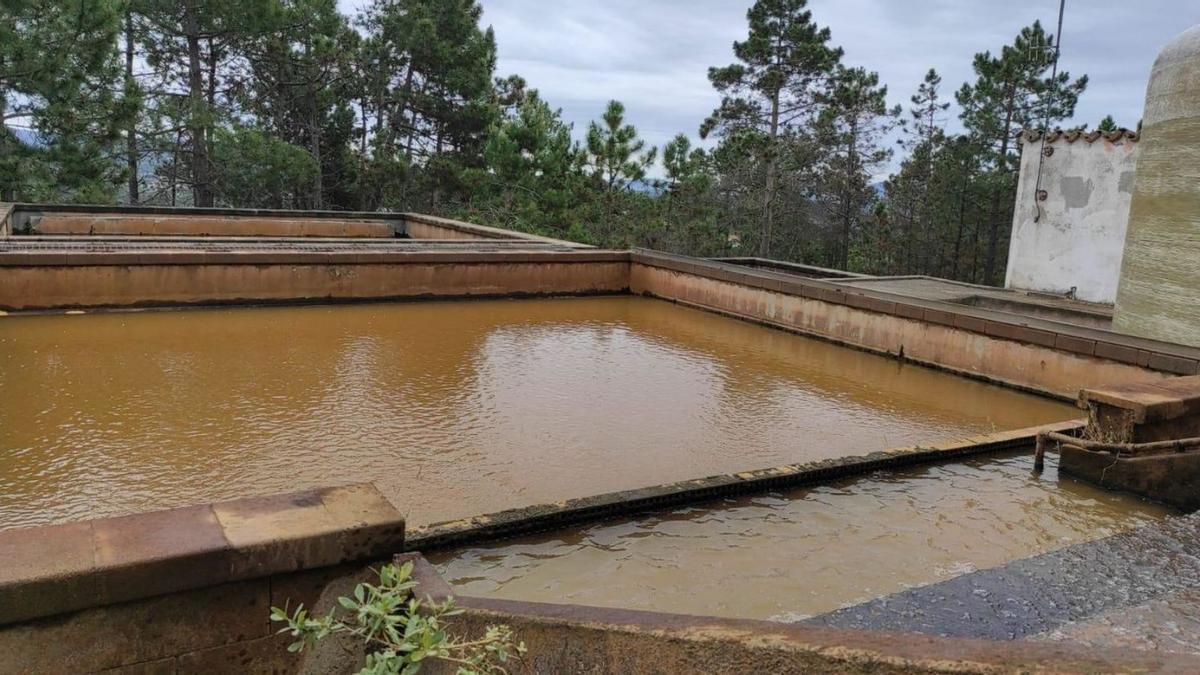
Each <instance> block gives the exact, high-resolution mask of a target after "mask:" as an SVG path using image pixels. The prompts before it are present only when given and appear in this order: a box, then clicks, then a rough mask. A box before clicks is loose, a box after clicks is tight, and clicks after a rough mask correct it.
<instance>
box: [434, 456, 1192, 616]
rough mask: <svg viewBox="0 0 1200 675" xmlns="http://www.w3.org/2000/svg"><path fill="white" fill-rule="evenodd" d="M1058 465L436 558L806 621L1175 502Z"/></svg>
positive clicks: (637, 603) (999, 463)
mask: <svg viewBox="0 0 1200 675" xmlns="http://www.w3.org/2000/svg"><path fill="white" fill-rule="evenodd" d="M1048 464H1050V466H1048V467H1047V472H1046V473H1044V474H1042V475H1041V476H1035V475H1033V474H1032V472H1031V469H1032V460H1031V458H1029V457H1028V456H1027V455H1022V456H1006V457H997V458H990V459H974V460H970V461H965V462H961V463H955V464H943V465H935V466H927V467H921V468H916V469H910V470H904V471H897V472H891V473H880V474H875V475H872V476H869V477H865V478H860V479H856V480H849V481H843V482H839V483H837V484H834V485H829V486H824V487H818V488H812V489H803V490H795V491H791V492H786V493H776V494H772V495H769V496H759V497H746V498H739V499H727V500H724V501H721V502H719V503H714V504H712V505H709V506H706V507H703V508H700V507H688V508H681V509H675V510H672V511H666V512H662V513H658V514H655V515H652V516H646V517H641V518H636V519H625V520H620V521H615V522H607V523H601V524H596V525H592V526H588V527H582V528H578V529H572V530H566V531H562V532H556V533H552V534H546V535H539V536H535V537H528V538H523V539H521V540H518V541H515V542H511V543H503V544H495V545H491V546H481V547H475V548H468V549H463V550H459V551H450V552H440V553H436V554H434V555H433V556H431V558H432V560H433V561H434V562H435V563H436V564H437V565H438V566H439V568H440V569H441V570H442V573H443V574H444V575H445V576H446V578H447V580H448V581H449V582H450V583H451V584H453V585H454V586H455V588H456V590H457V591H458V592H459V593H462V594H467V595H486V596H492V597H499V598H511V599H520V600H528V601H545V602H573V603H580V604H592V605H601V606H616V607H628V608H634V609H652V610H659V611H668V612H680V613H690V614H707V615H719V616H734V617H741V618H759V619H775V620H783V621H797V620H802V619H804V618H807V617H809V616H812V615H815V614H821V613H824V612H828V611H831V610H834V609H837V608H839V607H844V606H848V605H853V604H857V603H860V602H863V601H866V600H870V599H873V598H876V597H879V596H882V595H886V594H889V593H894V592H897V591H901V590H904V589H905V588H909V587H913V586H921V585H925V584H928V583H932V582H936V581H942V580H945V579H948V578H952V577H956V576H959V575H962V574H966V573H969V572H972V571H975V570H977V569H984V568H990V567H995V566H998V565H1001V564H1003V563H1005V562H1008V561H1010V560H1013V559H1017V558H1024V557H1028V556H1032V555H1036V554H1039V553H1044V552H1046V551H1050V550H1055V549H1058V548H1062V547H1066V546H1069V545H1071V544H1077V543H1082V542H1086V541H1091V540H1093V539H1097V538H1100V537H1104V536H1107V535H1110V534H1116V533H1119V532H1122V531H1126V530H1127V529H1130V528H1133V527H1138V526H1140V525H1145V524H1149V523H1153V522H1156V521H1158V520H1160V519H1162V518H1164V517H1165V516H1167V515H1168V512H1167V511H1166V510H1165V509H1163V508H1161V507H1158V506H1155V505H1153V504H1149V503H1146V502H1141V501H1138V500H1136V499H1133V498H1130V497H1126V496H1123V495H1119V494H1115V493H1110V492H1105V491H1102V490H1097V489H1095V488H1092V487H1090V486H1087V485H1085V484H1081V483H1078V482H1075V481H1072V480H1070V479H1066V478H1062V479H1060V478H1059V477H1058V476H1057V474H1056V471H1055V470H1054V466H1053V462H1052V461H1051V462H1048ZM698 589H699V590H698Z"/></svg>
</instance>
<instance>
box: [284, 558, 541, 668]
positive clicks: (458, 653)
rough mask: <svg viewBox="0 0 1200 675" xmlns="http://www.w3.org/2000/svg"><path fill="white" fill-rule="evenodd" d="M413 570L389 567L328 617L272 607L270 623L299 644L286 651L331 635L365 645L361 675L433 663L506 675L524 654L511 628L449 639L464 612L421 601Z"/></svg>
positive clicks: (448, 601)
mask: <svg viewBox="0 0 1200 675" xmlns="http://www.w3.org/2000/svg"><path fill="white" fill-rule="evenodd" d="M412 570H413V565H412V563H411V562H406V563H404V564H402V565H386V566H384V567H383V568H382V569H380V570H379V584H378V585H375V584H369V583H361V584H358V585H357V586H355V587H354V595H353V597H345V596H343V597H340V598H338V607H335V608H333V609H331V610H329V613H328V614H326V615H324V616H313V615H310V614H309V612H308V610H306V609H305V608H304V605H300V606H298V607H296V609H295V611H293V612H291V613H290V614H289V613H288V610H287V609H286V608H282V609H281V608H279V607H272V608H271V621H277V622H282V623H286V624H287V625H286V626H285V627H283V628H281V629H280V630H279V632H280V633H287V634H289V635H291V636H292V637H293V638H295V642H293V643H292V644H291V645H289V646H288V650H289V651H293V652H298V651H303V650H304V649H307V648H310V647H312V646H313V645H315V644H316V643H317V642H319V641H320V640H322V639H324V638H326V637H328V636H330V635H337V634H348V635H352V636H355V637H357V638H359V639H361V640H362V641H363V642H364V643H366V645H367V647H368V650H367V656H366V663H365V664H364V665H363V668H362V670H361V671H359V673H360V675H412V674H413V673H416V672H418V671H420V669H421V666H422V665H423V664H424V663H425V662H426V661H427V660H429V659H435V660H440V661H445V662H447V663H450V664H453V665H455V666H457V669H458V670H457V672H458V674H459V675H494V674H499V673H507V672H508V671H507V670H505V667H504V666H505V664H507V663H508V662H509V661H510V660H511V659H513V658H519V657H520V656H521V655H522V654H524V653H525V644H524V643H523V642H516V641H515V640H514V636H513V633H512V630H510V629H509V627H508V626H488V628H487V631H486V632H485V633H484V634H483V636H482V637H479V638H477V639H473V640H467V639H463V638H460V637H454V636H452V635H450V633H449V632H448V631H447V626H448V621H447V620H448V619H449V618H450V617H453V616H457V615H459V614H462V610H461V609H459V608H457V607H456V606H455V605H454V598H447V599H446V601H445V602H442V603H436V602H433V601H432V600H428V599H427V600H426V601H421V600H419V599H418V598H417V597H416V596H415V594H414V593H413V589H414V588H416V586H417V582H416V581H414V580H413V579H412ZM339 610H340V611H339Z"/></svg>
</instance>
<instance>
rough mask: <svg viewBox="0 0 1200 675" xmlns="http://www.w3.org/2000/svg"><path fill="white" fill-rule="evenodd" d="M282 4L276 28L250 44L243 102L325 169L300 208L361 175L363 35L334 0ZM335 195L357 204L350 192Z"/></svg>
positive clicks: (326, 198)
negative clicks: (357, 88) (357, 55)
mask: <svg viewBox="0 0 1200 675" xmlns="http://www.w3.org/2000/svg"><path fill="white" fill-rule="evenodd" d="M281 9H282V15H281V20H280V21H278V22H276V25H275V26H274V27H273V29H272V30H271V31H270V32H269V33H264V34H262V35H259V36H255V38H254V39H253V40H251V41H249V42H248V48H247V60H248V62H249V65H250V75H251V77H250V78H249V82H248V84H247V85H246V86H245V87H243V88H242V89H241V98H242V100H241V101H239V107H240V109H242V110H244V111H246V112H248V113H250V114H252V115H254V117H255V118H256V119H257V121H258V124H259V125H260V126H261V128H263V129H265V130H268V131H269V132H270V133H272V134H273V135H274V136H276V137H278V138H279V139H281V140H283V141H285V142H287V143H289V144H291V145H292V146H295V147H296V148H303V149H304V150H305V151H306V154H307V156H308V157H311V158H312V159H313V160H314V161H315V162H316V163H317V165H318V166H319V167H320V170H319V171H316V172H313V173H311V177H312V185H311V186H310V189H309V190H308V191H307V192H306V196H305V197H304V199H302V200H301V202H300V203H299V204H297V206H298V207H301V208H313V209H321V208H325V207H326V206H328V205H329V202H330V201H331V200H330V197H331V196H334V197H336V196H337V195H338V193H339V190H338V186H337V183H338V181H353V180H354V178H355V176H354V169H355V168H356V166H357V163H356V162H355V161H354V160H353V157H351V156H350V154H349V143H350V136H351V135H352V133H353V115H354V113H353V111H352V110H351V109H350V107H349V106H348V105H347V104H346V99H347V98H349V97H350V96H352V95H353V91H354V88H353V80H354V60H353V56H354V52H355V50H356V49H357V48H358V42H359V38H358V34H357V33H355V32H354V31H353V30H352V29H351V28H350V26H349V23H348V21H347V20H346V18H345V17H344V16H343V15H342V14H341V13H339V12H338V10H337V3H336V2H335V0H284V1H283V2H282V8H281ZM293 156H295V157H300V156H301V155H298V154H293ZM215 169H216V170H217V171H219V170H220V165H217V166H216V167H215ZM332 201H333V202H334V204H333V205H335V206H354V205H353V204H345V203H344V202H345V198H341V199H338V198H335V199H333V200H332Z"/></svg>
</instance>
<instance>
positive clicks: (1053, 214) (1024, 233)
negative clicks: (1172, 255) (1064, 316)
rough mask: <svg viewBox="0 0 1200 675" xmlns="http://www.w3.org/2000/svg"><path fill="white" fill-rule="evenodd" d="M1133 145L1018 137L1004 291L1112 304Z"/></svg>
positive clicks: (1106, 137)
mask: <svg viewBox="0 0 1200 675" xmlns="http://www.w3.org/2000/svg"><path fill="white" fill-rule="evenodd" d="M1137 141H1138V136H1137V134H1136V133H1134V132H1132V131H1128V130H1121V131H1116V132H1112V133H1101V132H1099V131H1093V132H1071V131H1069V132H1062V131H1054V132H1050V133H1048V134H1046V135H1045V138H1042V135H1041V134H1040V133H1038V132H1025V133H1023V134H1022V135H1021V142H1022V150H1021V174H1020V178H1019V179H1018V182H1017V203H1016V208H1015V209H1014V211H1013V229H1012V239H1011V241H1010V243H1009V249H1008V275H1007V277H1006V279H1005V286H1006V287H1008V288H1012V289H1017V290H1024V291H1036V292H1043V293H1055V294H1062V295H1073V296H1074V297H1076V298H1078V299H1080V300H1086V301H1088V302H1098V303H1107V304H1112V303H1113V302H1114V301H1115V300H1116V297H1117V281H1118V279H1119V277H1120V275H1121V257H1122V254H1123V252H1124V249H1125V230H1126V226H1127V224H1128V221H1129V202H1130V198H1131V197H1132V196H1133V177H1134V168H1135V165H1136V162H1137V155H1138V151H1137V150H1138V143H1137ZM1039 159H1040V160H1041V171H1040V173H1041V176H1040V181H1039V175H1038V174H1039V170H1038V169H1039V167H1038V164H1039ZM1039 183H1040V185H1039Z"/></svg>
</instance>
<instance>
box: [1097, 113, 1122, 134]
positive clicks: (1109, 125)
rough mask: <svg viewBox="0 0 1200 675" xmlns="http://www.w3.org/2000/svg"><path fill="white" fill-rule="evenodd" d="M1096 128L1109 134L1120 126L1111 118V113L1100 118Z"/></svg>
mask: <svg viewBox="0 0 1200 675" xmlns="http://www.w3.org/2000/svg"><path fill="white" fill-rule="evenodd" d="M1096 128H1097V129H1098V130H1100V131H1103V132H1104V133H1106V134H1111V133H1112V132H1114V131H1116V130H1118V129H1120V127H1118V126H1117V121H1116V120H1114V119H1113V116H1112V115H1105V116H1104V119H1102V120H1100V124H1099V126H1097V127H1096Z"/></svg>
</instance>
